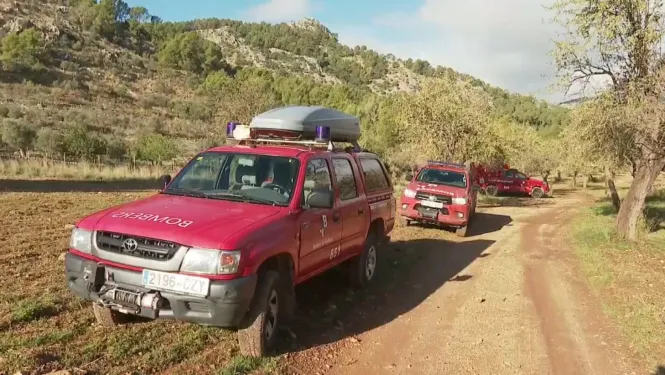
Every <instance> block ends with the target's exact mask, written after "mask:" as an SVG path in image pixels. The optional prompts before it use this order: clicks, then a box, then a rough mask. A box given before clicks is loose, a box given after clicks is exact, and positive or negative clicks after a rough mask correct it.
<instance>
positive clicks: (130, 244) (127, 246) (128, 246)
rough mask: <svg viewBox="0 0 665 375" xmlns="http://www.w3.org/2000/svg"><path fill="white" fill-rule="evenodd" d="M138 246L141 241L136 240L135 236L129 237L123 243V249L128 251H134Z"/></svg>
mask: <svg viewBox="0 0 665 375" xmlns="http://www.w3.org/2000/svg"><path fill="white" fill-rule="evenodd" d="M138 247H139V243H138V242H136V240H135V239H133V238H128V239H126V240H125V241H123V243H122V251H124V252H126V253H131V252H132V251H136V249H137V248H138Z"/></svg>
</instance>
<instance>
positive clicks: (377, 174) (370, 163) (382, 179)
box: [360, 158, 390, 191]
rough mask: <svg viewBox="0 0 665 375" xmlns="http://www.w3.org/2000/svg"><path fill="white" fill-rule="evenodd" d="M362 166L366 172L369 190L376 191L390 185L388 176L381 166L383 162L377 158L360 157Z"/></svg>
mask: <svg viewBox="0 0 665 375" xmlns="http://www.w3.org/2000/svg"><path fill="white" fill-rule="evenodd" d="M360 166H361V168H362V169H363V173H364V174H365V183H366V184H367V191H376V190H381V189H387V188H389V187H390V184H389V183H388V178H387V177H386V174H385V173H384V172H383V168H381V164H380V163H379V161H378V160H376V159H369V158H363V159H360Z"/></svg>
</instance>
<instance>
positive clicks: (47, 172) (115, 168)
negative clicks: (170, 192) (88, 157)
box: [0, 159, 173, 181]
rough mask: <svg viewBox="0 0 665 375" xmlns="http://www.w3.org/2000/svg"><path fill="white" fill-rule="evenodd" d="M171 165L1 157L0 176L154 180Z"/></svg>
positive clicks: (167, 171)
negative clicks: (69, 161) (134, 164)
mask: <svg viewBox="0 0 665 375" xmlns="http://www.w3.org/2000/svg"><path fill="white" fill-rule="evenodd" d="M172 172H173V168H166V167H164V166H160V165H155V166H137V167H132V166H130V165H104V164H100V165H98V164H94V163H87V162H80V163H75V164H68V163H62V162H54V161H42V160H35V159H31V160H0V176H2V177H10V178H25V179H35V178H57V179H66V180H83V181H87V180H91V181H94V180H103V181H121V180H127V179H153V178H159V177H160V176H162V175H164V174H166V173H172Z"/></svg>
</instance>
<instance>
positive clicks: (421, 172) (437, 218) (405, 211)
mask: <svg viewBox="0 0 665 375" xmlns="http://www.w3.org/2000/svg"><path fill="white" fill-rule="evenodd" d="M406 179H407V181H409V184H408V185H407V187H406V189H404V192H403V193H402V197H401V202H400V203H401V205H400V211H399V215H400V222H401V223H402V224H403V225H409V224H411V222H419V223H429V224H435V225H439V226H450V227H453V228H455V229H456V230H455V232H456V234H457V235H458V236H460V237H464V236H466V232H467V228H468V227H469V224H470V222H471V220H472V219H473V218H474V215H475V212H476V199H477V196H478V190H479V187H478V185H477V184H474V181H475V171H474V170H472V169H469V168H467V167H466V166H465V165H464V164H456V163H446V162H437V161H429V162H427V164H426V165H425V166H424V167H422V168H420V169H418V170H416V171H415V174H414V175H412V174H409V175H407V176H406Z"/></svg>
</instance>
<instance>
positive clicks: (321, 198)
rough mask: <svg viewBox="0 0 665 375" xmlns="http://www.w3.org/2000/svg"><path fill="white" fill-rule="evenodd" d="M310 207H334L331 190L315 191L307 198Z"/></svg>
mask: <svg viewBox="0 0 665 375" xmlns="http://www.w3.org/2000/svg"><path fill="white" fill-rule="evenodd" d="M307 205H308V206H309V207H310V208H332V206H333V204H332V193H331V192H329V191H315V192H313V193H311V194H310V195H309V197H308V198H307Z"/></svg>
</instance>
